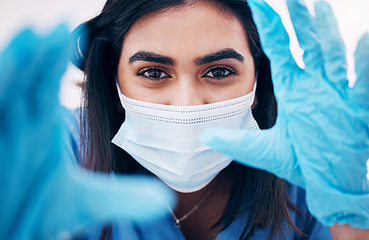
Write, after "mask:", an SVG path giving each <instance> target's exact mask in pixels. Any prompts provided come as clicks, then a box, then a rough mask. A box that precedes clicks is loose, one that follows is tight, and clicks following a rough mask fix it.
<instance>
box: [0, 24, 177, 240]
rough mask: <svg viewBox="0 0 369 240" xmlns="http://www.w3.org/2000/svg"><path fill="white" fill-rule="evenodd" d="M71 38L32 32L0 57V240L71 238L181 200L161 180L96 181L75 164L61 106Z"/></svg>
mask: <svg viewBox="0 0 369 240" xmlns="http://www.w3.org/2000/svg"><path fill="white" fill-rule="evenodd" d="M68 38H69V34H68V30H67V28H66V26H63V25H62V26H60V27H58V28H57V29H56V30H55V32H53V33H52V34H50V35H48V36H44V37H39V36H36V35H35V34H34V33H33V32H32V31H31V30H26V31H24V32H23V33H21V34H20V35H19V36H17V37H16V38H15V39H14V40H13V41H12V42H11V44H10V45H9V47H8V48H6V49H5V50H4V51H3V52H2V53H1V54H0V116H1V117H0V122H1V124H0V156H1V161H0V195H1V197H0V212H1V218H0V226H1V227H0V239H17V240H18V239H56V238H67V237H68V236H70V234H72V233H76V232H77V231H79V230H81V229H83V226H85V225H86V224H89V223H93V222H96V221H99V222H100V221H107V220H121V219H129V220H135V221H148V220H152V219H155V218H158V217H161V216H163V215H164V214H166V213H167V206H166V203H165V199H164V198H166V199H167V200H168V201H169V202H170V203H172V202H173V200H174V198H173V197H174V196H173V194H172V192H170V191H169V190H168V189H167V188H166V187H164V186H163V185H162V184H161V183H159V182H157V181H153V180H151V179H148V178H139V177H114V178H113V177H110V176H107V175H103V174H99V175H98V174H92V173H89V172H86V171H83V170H81V169H79V168H76V166H75V164H73V162H72V160H71V159H68V155H67V153H66V151H65V149H66V148H65V147H64V145H65V142H64V141H67V140H66V139H65V138H66V136H67V135H66V129H65V128H64V126H65V125H64V124H63V122H62V119H63V116H62V115H63V114H62V112H63V111H62V107H61V106H60V104H59V100H58V93H59V84H60V78H61V76H62V74H63V72H64V71H65V69H66V66H67V62H68V59H69V57H70V56H71V53H72V48H73V47H72V44H71V42H72V41H69V39H68ZM161 192H163V194H161ZM148 199H150V201H148Z"/></svg>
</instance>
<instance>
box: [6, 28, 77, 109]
mask: <svg viewBox="0 0 369 240" xmlns="http://www.w3.org/2000/svg"><path fill="white" fill-rule="evenodd" d="M68 38H69V34H68V30H67V27H66V26H65V25H61V26H59V27H58V28H56V30H55V31H54V32H53V33H52V34H50V35H49V36H46V37H39V36H37V35H36V34H35V33H34V32H33V31H32V30H29V29H28V30H25V31H23V32H22V33H21V34H19V35H18V36H17V37H16V38H15V39H14V40H13V41H12V42H11V44H10V45H9V47H8V48H7V49H6V50H5V51H4V53H3V54H1V57H0V61H1V64H0V75H1V76H2V77H1V80H0V81H1V83H0V84H1V86H2V88H1V92H0V96H1V99H0V102H1V103H3V104H5V103H6V104H7V106H8V108H10V107H9V105H8V104H11V105H12V107H13V108H17V109H21V108H22V106H23V105H24V104H28V105H29V106H30V107H31V108H32V109H30V110H32V111H29V112H31V113H32V112H35V110H37V105H38V104H39V102H40V101H41V103H42V104H48V102H49V101H52V100H54V102H55V101H58V97H57V96H58V91H59V82H60V78H61V75H62V73H63V72H64V71H65V69H66V66H67V62H68V59H69V56H70V54H71V52H72V51H71V42H70V41H68V40H69V39H68ZM14 96H17V97H16V98H14ZM6 99H12V101H6ZM37 99H38V100H37ZM45 100H46V101H45ZM47 110H51V109H47Z"/></svg>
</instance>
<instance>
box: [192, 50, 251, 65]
mask: <svg viewBox="0 0 369 240" xmlns="http://www.w3.org/2000/svg"><path fill="white" fill-rule="evenodd" d="M228 58H233V59H236V60H238V61H240V62H243V60H244V57H243V56H242V55H241V54H239V53H238V52H236V50H234V49H232V48H226V49H223V50H220V51H218V52H215V53H211V54H209V55H206V56H204V57H199V58H196V59H195V63H196V64H197V65H203V64H207V63H211V62H215V61H219V60H222V59H228Z"/></svg>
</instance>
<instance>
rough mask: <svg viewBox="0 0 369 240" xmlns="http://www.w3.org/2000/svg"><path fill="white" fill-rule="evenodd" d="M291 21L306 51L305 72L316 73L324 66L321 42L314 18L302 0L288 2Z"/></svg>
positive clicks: (288, 0)
mask: <svg viewBox="0 0 369 240" xmlns="http://www.w3.org/2000/svg"><path fill="white" fill-rule="evenodd" d="M287 6H288V10H289V12H290V16H291V21H292V24H293V26H294V29H295V33H296V37H297V39H298V41H299V43H300V47H301V48H302V49H303V50H304V63H305V70H313V71H316V68H317V67H318V66H320V65H321V64H322V62H321V61H319V60H320V59H321V51H320V45H319V41H318V38H317V35H316V32H315V29H314V27H313V23H312V17H311V15H310V13H309V11H308V9H307V8H306V5H305V4H304V3H303V1H302V0H287Z"/></svg>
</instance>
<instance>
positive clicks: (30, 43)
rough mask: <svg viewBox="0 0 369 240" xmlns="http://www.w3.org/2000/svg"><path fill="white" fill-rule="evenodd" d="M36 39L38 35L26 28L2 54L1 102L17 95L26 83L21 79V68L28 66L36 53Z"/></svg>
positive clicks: (0, 68) (0, 64)
mask: <svg viewBox="0 0 369 240" xmlns="http://www.w3.org/2000/svg"><path fill="white" fill-rule="evenodd" d="M35 41H37V37H36V35H35V34H34V33H33V32H32V31H31V30H30V29H26V30H24V31H23V32H22V33H20V34H19V35H18V36H16V37H15V38H14V39H13V40H12V41H11V43H10V44H9V46H8V47H7V48H5V49H4V50H3V52H2V53H1V54H0V76H1V77H0V103H3V104H5V103H7V101H4V99H9V97H10V96H16V93H19V91H20V89H22V87H23V85H24V84H25V82H23V81H20V80H19V74H20V70H24V69H25V68H27V67H28V65H29V63H30V62H29V60H30V59H32V58H31V57H32V56H34V55H36V49H37V48H35V47H34V42H35Z"/></svg>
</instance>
